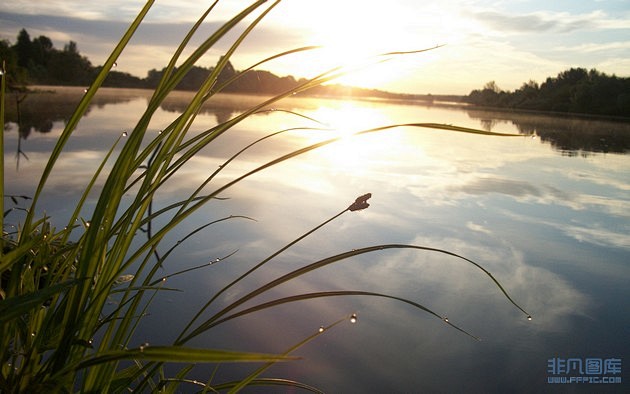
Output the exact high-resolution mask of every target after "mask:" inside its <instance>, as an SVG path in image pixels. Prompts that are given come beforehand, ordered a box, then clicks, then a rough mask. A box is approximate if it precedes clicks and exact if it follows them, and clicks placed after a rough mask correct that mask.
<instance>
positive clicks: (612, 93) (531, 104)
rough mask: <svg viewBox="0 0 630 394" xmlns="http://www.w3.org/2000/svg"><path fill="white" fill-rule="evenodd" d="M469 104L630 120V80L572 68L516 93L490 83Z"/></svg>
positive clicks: (471, 94) (528, 85)
mask: <svg viewBox="0 0 630 394" xmlns="http://www.w3.org/2000/svg"><path fill="white" fill-rule="evenodd" d="M466 101H467V102H469V103H471V104H474V105H479V106H487V107H499V108H510V109H526V110H536V111H554V112H563V113H583V114H592V115H608V116H623V117H628V116H630V78H620V77H617V76H615V75H612V76H609V75H606V74H604V73H601V72H599V71H597V70H595V69H593V70H590V71H587V70H586V69H584V68H571V69H569V70H566V71H563V72H561V73H559V74H558V76H556V77H555V78H551V77H549V78H547V79H546V80H545V82H543V83H542V84H540V86H539V85H538V84H537V83H536V82H534V81H529V82H527V83H524V84H523V85H522V86H521V87H520V88H519V89H516V90H515V91H514V92H506V91H503V90H501V89H499V88H498V86H496V83H494V82H489V83H488V84H486V86H484V88H483V89H481V90H473V91H472V92H471V93H470V94H469V95H468V96H467V97H466Z"/></svg>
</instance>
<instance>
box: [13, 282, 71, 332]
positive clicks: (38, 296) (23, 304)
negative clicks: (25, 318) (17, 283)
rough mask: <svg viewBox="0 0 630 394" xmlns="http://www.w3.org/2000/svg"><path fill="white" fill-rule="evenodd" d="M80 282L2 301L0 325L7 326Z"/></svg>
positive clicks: (62, 284) (59, 284)
mask: <svg viewBox="0 0 630 394" xmlns="http://www.w3.org/2000/svg"><path fill="white" fill-rule="evenodd" d="M78 282H80V281H79V280H69V281H66V282H63V283H57V284H55V285H52V286H48V287H45V288H43V289H41V290H38V291H35V292H33V293H29V294H23V295H17V296H14V297H10V298H8V299H6V300H2V301H0V324H6V323H7V322H9V321H10V320H13V319H17V318H19V317H20V316H22V315H25V314H27V313H29V312H30V311H31V310H33V309H35V308H39V307H40V306H42V305H43V304H44V303H45V302H46V301H47V300H48V299H50V298H51V297H53V296H55V295H57V294H59V293H62V292H64V291H67V290H68V289H70V288H72V286H75V285H76V284H77V283H78Z"/></svg>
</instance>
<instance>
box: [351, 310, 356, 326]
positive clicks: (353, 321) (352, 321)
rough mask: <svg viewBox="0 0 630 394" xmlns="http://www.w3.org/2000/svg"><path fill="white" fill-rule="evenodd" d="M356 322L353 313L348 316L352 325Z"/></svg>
mask: <svg viewBox="0 0 630 394" xmlns="http://www.w3.org/2000/svg"><path fill="white" fill-rule="evenodd" d="M356 322H357V314H356V313H353V314H352V316H350V323H352V324H354V323H356Z"/></svg>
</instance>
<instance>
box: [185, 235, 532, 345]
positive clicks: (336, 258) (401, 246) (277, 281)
mask: <svg viewBox="0 0 630 394" xmlns="http://www.w3.org/2000/svg"><path fill="white" fill-rule="evenodd" d="M386 249H416V250H425V251H430V252H436V253H442V254H446V255H449V256H453V257H456V258H458V259H461V260H463V261H466V262H468V263H470V264H472V265H474V266H475V267H477V268H478V269H480V270H481V271H482V272H484V273H485V274H486V275H487V276H488V277H490V279H491V280H492V281H493V282H494V283H495V285H496V286H497V287H498V288H499V289H500V290H501V292H502V293H503V295H504V296H505V297H506V298H507V299H508V300H509V301H510V302H511V303H512V304H513V305H514V306H515V307H516V308H518V309H519V310H520V311H521V312H523V313H524V314H525V315H527V318H528V319H530V318H531V315H530V314H529V313H527V312H526V311H525V310H524V309H523V308H522V307H521V306H520V305H518V304H517V303H516V302H515V301H514V300H513V299H512V297H510V295H509V294H508V293H507V291H506V290H505V289H504V288H503V286H502V285H501V284H500V283H499V281H497V280H496V279H495V277H494V276H493V275H492V274H491V273H490V272H489V271H488V270H486V269H485V268H483V267H482V266H481V265H479V264H478V263H476V262H474V261H472V260H470V259H468V258H466V257H463V256H460V255H458V254H455V253H453V252H449V251H447V250H443V249H437V248H432V247H427V246H417V245H407V244H384V245H376V246H370V247H365V248H361V249H355V250H352V251H349V252H345V253H340V254H337V255H335V256H331V257H328V258H325V259H322V260H319V261H316V262H314V263H311V264H309V265H307V266H304V267H301V268H298V269H296V270H294V271H292V272H290V273H288V274H286V275H283V276H281V277H279V278H277V279H275V280H273V281H271V282H269V283H267V284H265V285H263V286H261V287H259V288H258V289H256V290H254V291H252V292H250V293H248V294H246V295H244V296H242V297H240V298H239V299H238V300H237V301H235V302H233V303H232V304H230V305H228V306H226V307H225V308H223V309H222V310H221V311H219V312H217V313H216V314H215V315H214V316H212V317H211V318H210V319H208V320H206V321H205V322H204V323H203V324H201V325H200V326H199V327H197V328H196V329H195V330H193V331H192V332H191V333H190V334H189V335H187V336H185V337H184V338H182V339H181V340H180V341H179V342H178V343H185V342H187V341H188V340H190V339H192V338H194V337H196V336H197V335H199V334H201V333H203V332H205V331H206V330H207V329H208V328H209V327H211V326H212V324H213V323H214V322H215V321H217V320H218V319H220V318H221V317H222V316H224V315H226V314H227V313H228V312H230V311H232V310H234V309H235V308H237V307H238V306H240V305H242V304H244V303H245V302H247V301H249V300H251V299H252V298H254V297H256V296H258V295H260V294H262V293H264V292H266V291H268V290H270V289H272V288H274V287H276V286H279V285H280V284H282V283H285V282H288V281H290V280H292V279H295V278H297V277H300V276H302V275H304V274H306V273H308V272H311V271H314V270H317V269H319V268H322V267H325V266H327V265H330V264H333V263H336V262H338V261H342V260H345V259H347V258H349V257H353V256H358V255H361V254H365V253H371V252H376V251H382V250H386Z"/></svg>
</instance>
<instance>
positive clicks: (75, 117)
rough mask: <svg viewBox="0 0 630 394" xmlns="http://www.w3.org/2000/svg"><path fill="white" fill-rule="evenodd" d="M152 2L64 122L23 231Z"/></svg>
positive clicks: (149, 2) (127, 32)
mask: <svg viewBox="0 0 630 394" xmlns="http://www.w3.org/2000/svg"><path fill="white" fill-rule="evenodd" d="M153 3H154V0H148V1H147V2H146V4H145V5H144V7H143V8H142V10H141V11H140V13H139V14H138V16H137V17H136V19H135V20H134V21H133V22H132V23H131V26H130V27H129V29H127V31H126V32H125V34H124V35H123V37H122V38H121V39H120V41H119V42H118V44H117V45H116V47H115V48H114V50H113V51H112V53H111V55H110V56H109V57H108V58H107V60H106V61H105V63H104V64H103V67H102V69H101V71H100V72H99V74H98V75H97V76H96V79H95V80H94V82H92V85H91V86H90V87H89V89H88V90H87V92H86V93H85V95H83V98H82V99H81V101H80V102H79V104H78V106H77V108H76V110H75V111H74V113H73V114H72V116H71V117H70V119H69V120H68V123H66V127H65V128H64V130H63V132H62V133H61V135H60V136H59V139H58V140H57V144H56V145H55V147H54V148H53V150H52V152H51V154H50V158H49V159H48V162H47V163H46V167H45V168H44V171H43V173H42V175H41V177H40V181H39V184H38V185H37V189H36V191H35V194H34V195H33V201H32V203H31V209H30V210H29V212H28V214H27V217H26V219H25V222H24V227H25V230H24V231H25V233H30V230H31V227H30V226H31V224H30V223H31V221H32V219H33V216H32V215H33V214H34V213H35V207H36V205H37V202H38V199H39V196H40V194H41V193H42V190H43V189H44V185H45V184H46V182H47V180H48V177H49V175H50V173H51V172H52V169H53V167H54V165H55V163H56V162H57V159H58V158H59V155H60V154H61V152H62V150H63V148H64V147H65V145H66V143H67V141H68V139H69V138H70V136H71V135H72V133H73V132H74V130H75V128H76V126H77V124H78V123H79V120H81V118H82V117H83V115H84V114H85V112H86V111H87V109H88V105H89V103H90V101H91V100H92V98H93V97H94V95H95V94H96V92H97V91H98V89H99V88H100V87H101V85H102V84H103V81H104V80H105V78H106V77H107V74H108V73H109V71H110V70H111V68H112V67H113V65H114V63H115V62H116V59H118V56H120V54H121V53H122V51H123V49H124V48H125V47H126V46H127V43H128V42H129V40H130V39H131V37H132V36H133V34H134V33H135V31H136V30H137V28H138V26H140V23H141V22H142V20H143V19H144V17H145V16H146V14H147V13H148V12H149V9H150V8H151V6H152V5H153Z"/></svg>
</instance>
